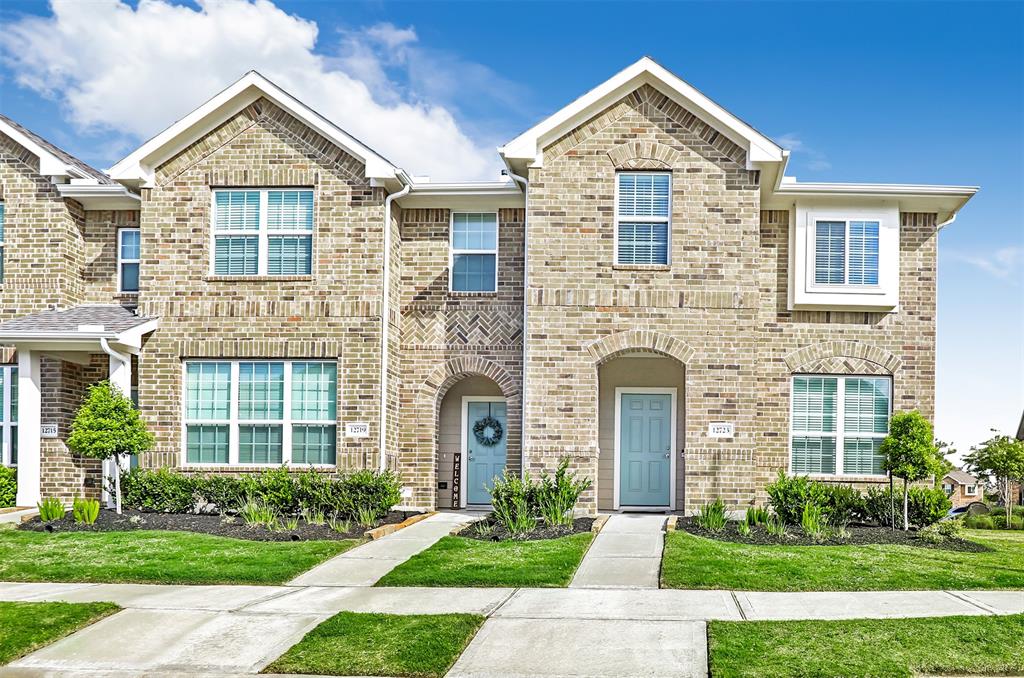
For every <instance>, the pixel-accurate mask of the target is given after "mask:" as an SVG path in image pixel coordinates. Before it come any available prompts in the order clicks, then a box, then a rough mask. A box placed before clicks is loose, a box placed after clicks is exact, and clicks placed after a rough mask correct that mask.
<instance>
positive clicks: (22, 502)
mask: <svg viewBox="0 0 1024 678" xmlns="http://www.w3.org/2000/svg"><path fill="white" fill-rule="evenodd" d="M157 325H158V321H157V319H156V318H146V317H142V316H139V315H137V314H136V313H135V311H134V309H130V308H126V307H124V306H118V305H81V306H75V307H73V308H69V309H65V310H57V309H54V310H48V311H40V312H38V313H32V314H29V315H26V316H23V317H20V318H16V319H14V320H9V321H7V322H4V323H0V345H4V346H8V347H13V349H14V357H15V362H14V363H13V364H11V365H9V366H8V368H7V374H8V375H9V379H8V381H9V385H8V386H7V387H5V395H8V394H13V395H9V396H8V398H5V400H6V401H8V402H12V403H13V402H14V401H16V412H17V415H16V424H15V423H14V422H11V424H12V425H11V426H8V427H5V431H6V430H9V434H6V435H5V436H4V443H3V444H4V460H5V462H7V463H15V464H16V465H17V469H18V495H17V499H16V505H17V506H26V507H32V506H35V505H36V503H37V502H38V501H40V499H42V498H43V496H44V495H45V496H57V497H58V498H61V499H63V500H65V501H67V500H70V499H71V498H73V497H74V496H78V495H83V494H90V495H102V496H103V497H104V498H106V491H105V488H103V482H102V478H103V477H106V476H107V475H109V474H110V473H111V472H112V470H113V469H112V467H111V464H112V462H110V463H108V464H107V465H106V467H104V468H102V469H99V468H98V467H97V468H90V467H89V466H88V465H86V464H83V463H81V461H80V460H75V459H73V458H72V455H70V453H69V451H68V450H67V447H66V445H65V443H64V441H65V440H66V439H67V435H68V432H69V431H68V428H69V427H70V423H71V420H72V418H73V417H74V412H75V410H76V409H77V408H78V405H79V403H80V402H81V399H82V396H83V395H84V393H85V389H86V388H87V387H88V386H89V385H90V384H93V383H96V382H98V381H102V380H103V379H109V380H110V381H111V383H113V384H114V385H115V386H117V387H118V388H119V389H120V390H121V391H122V392H123V393H124V394H125V395H131V394H132V392H133V378H132V373H133V369H132V363H133V357H134V356H137V355H138V354H139V353H140V351H141V349H142V345H143V342H144V341H145V337H146V335H148V334H149V333H151V332H153V331H154V330H155V329H156V328H157Z"/></svg>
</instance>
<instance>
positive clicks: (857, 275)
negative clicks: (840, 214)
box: [814, 220, 879, 285]
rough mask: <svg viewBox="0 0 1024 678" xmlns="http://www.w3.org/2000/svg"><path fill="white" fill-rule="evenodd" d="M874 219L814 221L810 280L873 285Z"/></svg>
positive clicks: (875, 261)
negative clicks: (812, 274) (811, 277)
mask: <svg viewBox="0 0 1024 678" xmlns="http://www.w3.org/2000/svg"><path fill="white" fill-rule="evenodd" d="M878 226H879V224H878V222H877V221H831V220H830V221H816V222H814V284H816V285H877V284H878Z"/></svg>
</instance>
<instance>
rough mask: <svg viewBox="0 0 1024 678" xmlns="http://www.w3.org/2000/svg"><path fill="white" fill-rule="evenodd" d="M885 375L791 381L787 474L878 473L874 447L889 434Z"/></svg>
mask: <svg viewBox="0 0 1024 678" xmlns="http://www.w3.org/2000/svg"><path fill="white" fill-rule="evenodd" d="M891 406H892V383H891V381H890V379H889V378H888V377H859V376H858V377H854V376H849V377H847V376H830V375H821V376H818V375H800V376H794V377H793V393H792V416H791V417H790V439H791V443H790V471H791V472H792V473H798V474H816V475H817V474H820V475H839V476H841V475H854V476H864V475H876V476H877V475H884V474H885V471H884V470H883V469H882V462H883V461H884V456H883V455H882V454H880V452H879V448H880V446H881V444H882V440H883V439H884V438H885V436H886V434H887V433H888V430H889V416H890V412H891Z"/></svg>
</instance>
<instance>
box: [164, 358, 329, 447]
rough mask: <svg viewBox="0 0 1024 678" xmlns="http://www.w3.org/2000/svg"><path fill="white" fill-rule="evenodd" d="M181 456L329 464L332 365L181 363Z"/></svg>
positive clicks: (287, 362) (278, 362)
mask: <svg viewBox="0 0 1024 678" xmlns="http://www.w3.org/2000/svg"><path fill="white" fill-rule="evenodd" d="M184 370H185V431H184V446H185V461H186V463H187V464H190V465H194V464H219V465H243V466H252V465H256V466H258V465H263V464H269V465H280V464H314V465H333V464H334V463H335V446H336V439H337V425H336V420H337V364H336V363H332V362H322V361H272V360H257V361H244V360H243V361H214V360H201V361H188V362H186V363H185V367H184Z"/></svg>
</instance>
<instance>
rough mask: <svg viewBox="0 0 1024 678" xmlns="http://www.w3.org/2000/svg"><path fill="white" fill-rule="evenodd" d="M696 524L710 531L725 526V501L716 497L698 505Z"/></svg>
mask: <svg viewBox="0 0 1024 678" xmlns="http://www.w3.org/2000/svg"><path fill="white" fill-rule="evenodd" d="M696 520H697V525H698V526H700V527H702V528H704V529H705V530H710V531H712V532H719V531H721V530H722V529H723V528H724V527H725V522H726V517H725V503H724V502H723V501H722V500H721V499H716V500H714V501H712V502H708V503H707V504H704V505H703V506H701V507H700V513H699V514H697V518H696Z"/></svg>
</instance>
